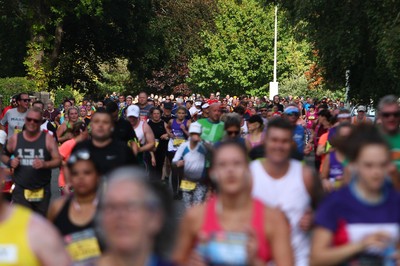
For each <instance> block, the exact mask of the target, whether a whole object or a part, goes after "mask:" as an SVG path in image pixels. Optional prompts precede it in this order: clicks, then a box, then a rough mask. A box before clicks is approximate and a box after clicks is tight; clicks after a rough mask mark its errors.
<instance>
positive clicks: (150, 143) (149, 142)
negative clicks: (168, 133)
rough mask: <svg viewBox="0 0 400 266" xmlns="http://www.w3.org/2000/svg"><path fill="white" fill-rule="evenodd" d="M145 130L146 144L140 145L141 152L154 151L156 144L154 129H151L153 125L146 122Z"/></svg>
mask: <svg viewBox="0 0 400 266" xmlns="http://www.w3.org/2000/svg"><path fill="white" fill-rule="evenodd" d="M143 131H144V138H145V139H146V144H144V145H143V146H142V147H139V152H145V151H153V149H154V146H155V139H154V133H153V130H151V127H150V126H149V125H148V124H147V123H145V124H144V125H143Z"/></svg>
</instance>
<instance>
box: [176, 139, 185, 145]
mask: <svg viewBox="0 0 400 266" xmlns="http://www.w3.org/2000/svg"><path fill="white" fill-rule="evenodd" d="M185 141H186V140H185V139H174V141H173V145H174V146H175V147H179V146H181V145H182V143H184V142H185Z"/></svg>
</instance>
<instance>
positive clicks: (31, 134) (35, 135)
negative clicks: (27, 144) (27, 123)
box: [24, 130, 40, 139]
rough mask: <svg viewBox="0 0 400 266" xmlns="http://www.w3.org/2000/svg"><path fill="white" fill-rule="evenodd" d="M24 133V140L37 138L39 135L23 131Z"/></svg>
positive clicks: (36, 132)
mask: <svg viewBox="0 0 400 266" xmlns="http://www.w3.org/2000/svg"><path fill="white" fill-rule="evenodd" d="M24 133H25V137H26V138H28V139H32V138H35V137H37V136H38V135H39V133H40V131H35V132H32V131H27V130H24Z"/></svg>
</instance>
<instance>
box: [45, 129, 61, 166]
mask: <svg viewBox="0 0 400 266" xmlns="http://www.w3.org/2000/svg"><path fill="white" fill-rule="evenodd" d="M46 148H47V150H48V151H49V152H50V155H51V160H50V161H46V162H44V165H43V167H44V168H49V169H52V168H56V167H59V166H60V165H61V155H60V153H59V152H58V146H57V143H56V141H55V140H54V138H53V137H52V136H51V135H50V134H46Z"/></svg>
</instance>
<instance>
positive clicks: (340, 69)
mask: <svg viewBox="0 0 400 266" xmlns="http://www.w3.org/2000/svg"><path fill="white" fill-rule="evenodd" d="M279 2H280V4H281V5H282V6H283V7H284V8H285V9H286V10H287V11H288V13H289V14H290V17H291V21H292V22H293V23H295V24H296V23H298V22H299V21H305V22H306V27H305V28H304V31H303V34H304V36H305V38H307V39H308V40H309V41H310V42H311V43H313V45H314V48H315V49H316V50H318V52H319V64H320V65H321V67H322V68H323V69H324V73H323V76H324V79H325V80H326V83H327V85H328V86H329V87H331V88H343V87H344V86H345V85H346V71H349V72H348V73H350V75H349V85H350V94H349V95H350V97H351V98H353V99H355V100H356V101H360V102H369V101H370V99H373V100H374V101H375V103H376V102H377V100H378V99H379V98H380V97H381V96H383V95H385V94H388V93H397V94H398V93H400V70H399V69H400V68H399V66H400V39H399V32H400V18H399V17H400V16H399V14H400V2H399V1H392V0H383V1H374V0H364V1H362V0H352V1H345V0H338V1H329V0H305V1H304V0H281V1H279Z"/></svg>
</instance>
